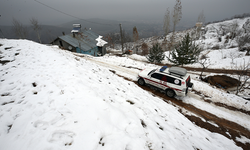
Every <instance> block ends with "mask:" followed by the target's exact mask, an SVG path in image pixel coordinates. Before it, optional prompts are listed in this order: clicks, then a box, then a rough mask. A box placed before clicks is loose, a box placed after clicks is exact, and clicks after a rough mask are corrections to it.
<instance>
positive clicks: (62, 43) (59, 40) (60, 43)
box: [53, 39, 76, 52]
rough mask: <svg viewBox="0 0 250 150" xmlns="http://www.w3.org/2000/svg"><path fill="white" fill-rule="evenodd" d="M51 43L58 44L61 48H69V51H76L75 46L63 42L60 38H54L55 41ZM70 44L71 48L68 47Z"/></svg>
mask: <svg viewBox="0 0 250 150" xmlns="http://www.w3.org/2000/svg"><path fill="white" fill-rule="evenodd" d="M53 44H55V45H58V46H60V47H62V48H63V49H66V50H69V51H71V52H76V48H75V47H73V46H71V45H70V44H68V43H66V42H64V41H63V40H61V39H57V40H55V41H54V42H53ZM70 46H71V48H72V49H71V50H70V49H69V47H70Z"/></svg>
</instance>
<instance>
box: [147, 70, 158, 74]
mask: <svg viewBox="0 0 250 150" xmlns="http://www.w3.org/2000/svg"><path fill="white" fill-rule="evenodd" d="M155 71H156V69H153V70H152V71H150V72H149V73H148V75H150V74H151V73H153V72H155Z"/></svg>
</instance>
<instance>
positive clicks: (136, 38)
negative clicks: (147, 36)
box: [133, 27, 139, 53]
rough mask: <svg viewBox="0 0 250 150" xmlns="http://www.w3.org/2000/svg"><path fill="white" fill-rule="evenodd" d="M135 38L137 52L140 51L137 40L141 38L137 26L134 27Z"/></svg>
mask: <svg viewBox="0 0 250 150" xmlns="http://www.w3.org/2000/svg"><path fill="white" fill-rule="evenodd" d="M133 40H134V43H135V49H136V53H138V44H137V41H138V40H139V34H138V31H137V28H136V27H134V28H133Z"/></svg>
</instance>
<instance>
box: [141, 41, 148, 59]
mask: <svg viewBox="0 0 250 150" xmlns="http://www.w3.org/2000/svg"><path fill="white" fill-rule="evenodd" d="M141 49H142V55H143V56H145V55H148V49H149V47H148V44H147V43H142V45H141Z"/></svg>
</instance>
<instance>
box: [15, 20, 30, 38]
mask: <svg viewBox="0 0 250 150" xmlns="http://www.w3.org/2000/svg"><path fill="white" fill-rule="evenodd" d="M12 24H13V31H14V32H15V34H16V36H17V37H18V38H20V39H26V38H27V34H28V31H27V29H26V28H25V27H24V26H23V24H22V23H21V22H20V21H18V20H16V19H15V18H13V20H12Z"/></svg>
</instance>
